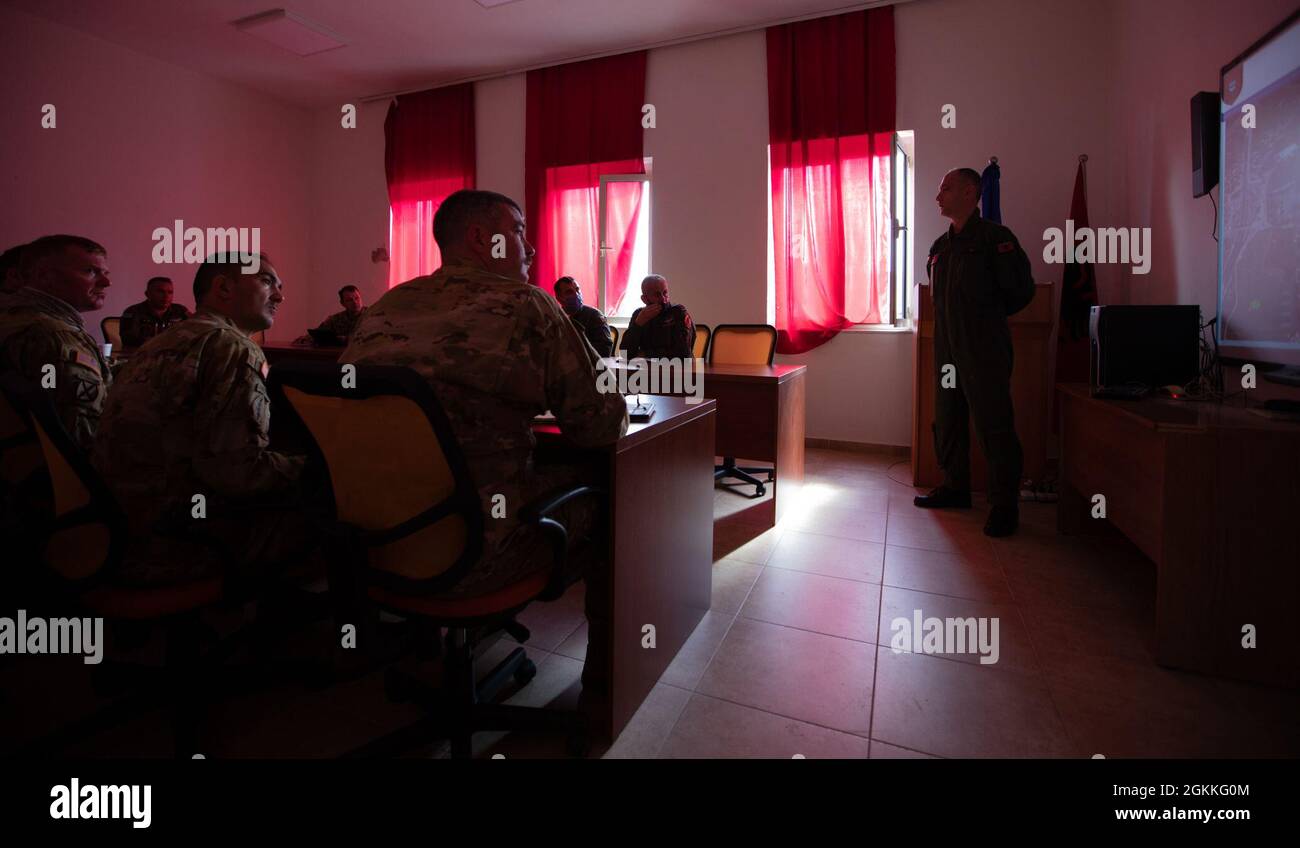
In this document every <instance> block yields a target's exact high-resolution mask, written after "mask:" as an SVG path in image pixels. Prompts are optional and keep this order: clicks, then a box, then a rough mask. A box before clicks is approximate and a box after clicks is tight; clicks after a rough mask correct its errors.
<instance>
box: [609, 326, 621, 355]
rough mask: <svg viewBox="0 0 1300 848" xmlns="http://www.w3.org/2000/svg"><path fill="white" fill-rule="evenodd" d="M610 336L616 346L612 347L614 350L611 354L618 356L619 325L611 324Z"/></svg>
mask: <svg viewBox="0 0 1300 848" xmlns="http://www.w3.org/2000/svg"><path fill="white" fill-rule="evenodd" d="M609 337H610V339H611V340H612V341H613V342H614V347H613V348H612V349H611V350H612V352H611V353H610V356H618V338H619V332H618V327H615V326H614V325H613V324H610V325H609Z"/></svg>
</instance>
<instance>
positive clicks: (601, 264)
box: [596, 163, 654, 324]
mask: <svg viewBox="0 0 1300 848" xmlns="http://www.w3.org/2000/svg"><path fill="white" fill-rule="evenodd" d="M649 171H650V169H649V165H648V163H647V167H646V173H644V174H605V175H604V176H602V177H601V178H600V194H599V199H598V202H597V204H596V206H597V209H596V216H597V220H598V224H599V229H598V232H599V234H600V235H599V239H598V243H597V245H596V254H597V255H596V272H597V274H598V275H599V276H600V279H599V280H598V281H597V294H596V308H597V309H599V310H600V311H601V312H602V313H605V314H606V315H608V314H609V308H608V304H606V302H605V279H606V276H607V274H608V270H607V268H606V265H607V262H606V257H608V255H609V252H610V249H611V248H610V247H609V246H608V245H606V244H605V203H606V196H605V190H606V186H607V185H608V184H609V183H645V188H646V189H649V190H650V193H648V194H643V195H642V196H643V197H644V198H648V199H650V204H651V206H649V207H645V208H643V211H644V212H651V210H652V209H653V203H654V200H653V191H654V189H653V188H652V187H651V185H650V173H649ZM643 202H644V201H643ZM645 248H646V257H647V258H648V259H649V264H650V267H651V268H653V267H654V215H653V214H651V215H649V216H648V220H647V221H646V246H645ZM628 284H629V285H631V281H630V280H629V281H628ZM610 321H612V322H616V323H618V324H625V323H627V318H626V317H624V318H614V317H613V316H610Z"/></svg>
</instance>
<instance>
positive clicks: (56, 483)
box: [0, 377, 126, 586]
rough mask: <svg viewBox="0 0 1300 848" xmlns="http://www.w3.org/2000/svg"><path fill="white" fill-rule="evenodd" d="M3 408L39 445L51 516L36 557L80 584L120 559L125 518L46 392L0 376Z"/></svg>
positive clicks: (89, 580)
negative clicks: (24, 425)
mask: <svg viewBox="0 0 1300 848" xmlns="http://www.w3.org/2000/svg"><path fill="white" fill-rule="evenodd" d="M0 385H2V386H3V389H2V390H0V394H3V396H4V399H5V403H4V406H6V407H7V408H8V412H7V413H5V414H0V418H5V419H9V422H10V425H12V418H11V417H10V414H9V413H14V414H17V415H18V416H20V417H22V418H24V419H26V421H27V422H28V424H29V426H30V428H31V433H32V434H33V435H34V436H35V438H36V443H37V444H38V445H39V446H40V457H41V461H42V465H43V467H44V472H45V473H46V474H47V475H48V477H49V482H50V490H51V493H52V495H53V509H52V516H51V517H50V519H49V520H48V522H47V524H46V526H44V527H42V528H41V531H42V536H43V538H42V542H41V548H40V552H39V553H40V558H41V560H42V562H43V564H44V565H45V567H46V568H47V569H48V570H49V571H50V572H52V573H53V574H54V576H56V577H58V578H60V579H61V580H63V581H66V582H67V583H70V584H74V585H77V586H85V585H87V584H88V583H90V582H92V581H93V579H94V578H96V577H98V576H100V575H102V574H103V573H104V572H106V571H108V570H109V569H111V568H113V567H114V566H115V565H116V564H117V562H118V561H119V560H120V558H121V554H122V547H123V545H124V544H125V540H126V539H125V537H126V518H125V516H124V515H123V514H122V511H121V509H120V508H119V507H118V505H117V501H116V500H115V499H114V498H113V496H112V494H111V493H110V492H109V491H108V487H107V486H105V485H104V481H103V480H102V479H101V478H100V477H99V474H98V473H97V472H96V471H95V470H94V468H93V467H91V465H90V462H89V461H88V460H87V458H86V457H85V456H83V455H82V453H81V452H80V450H79V449H78V448H77V446H76V445H75V444H74V443H73V441H72V439H71V438H70V437H69V436H68V434H67V433H66V432H65V431H64V429H63V426H62V425H61V424H60V423H59V421H58V418H57V416H56V415H55V414H54V408H53V407H52V406H51V404H50V402H49V399H48V395H47V394H46V393H45V392H44V391H43V390H42V389H39V388H36V387H33V386H30V385H29V384H25V383H24V382H23V381H21V380H18V379H15V378H12V377H5V378H4V379H3V380H2V381H0Z"/></svg>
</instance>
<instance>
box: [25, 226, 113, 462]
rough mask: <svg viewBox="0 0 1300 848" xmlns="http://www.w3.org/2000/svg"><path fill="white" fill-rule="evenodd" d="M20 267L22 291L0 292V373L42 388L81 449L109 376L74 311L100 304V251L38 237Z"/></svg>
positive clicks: (104, 255)
mask: <svg viewBox="0 0 1300 848" xmlns="http://www.w3.org/2000/svg"><path fill="white" fill-rule="evenodd" d="M20 261H21V266H20V272H21V274H20V275H21V282H23V283H24V284H25V285H23V286H22V287H20V288H18V289H17V290H16V291H11V292H5V293H0V372H8V373H14V374H18V375H19V376H21V377H23V378H25V379H27V380H29V381H31V382H32V384H33V385H38V386H41V387H42V388H45V389H48V390H49V391H50V392H51V396H52V400H53V402H54V409H55V412H56V413H57V414H58V416H59V420H60V421H61V422H62V423H63V427H64V429H65V430H67V431H68V435H70V436H71V437H72V440H73V441H74V442H76V443H77V445H78V446H80V447H81V448H82V449H83V450H86V451H89V450H90V448H91V446H92V445H93V444H94V441H95V428H96V427H97V426H98V424H99V415H100V411H101V410H102V409H103V406H104V397H105V395H106V394H107V393H108V387H109V385H110V384H111V383H112V381H113V376H112V372H110V371H109V368H108V363H106V362H105V361H104V357H103V356H102V355H101V353H100V346H99V343H98V342H96V341H95V339H93V338H92V337H91V336H90V334H89V333H87V332H86V324H85V321H83V320H82V317H81V313H82V312H93V311H95V310H96V309H100V308H101V307H103V305H104V298H105V296H106V295H105V292H104V290H105V289H106V288H108V287H109V285H111V284H110V282H109V279H108V252H107V251H105V250H104V248H103V247H101V246H100V245H98V244H96V243H95V242H93V241H91V240H90V239H87V238H82V237H81V236H68V235H57V236H44V237H42V238H38V239H37V240H36V241H34V242H32V243H31V244H28V245H26V246H24V247H23V249H22V254H21V260H20Z"/></svg>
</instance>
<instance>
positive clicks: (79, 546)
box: [0, 375, 236, 758]
mask: <svg viewBox="0 0 1300 848" xmlns="http://www.w3.org/2000/svg"><path fill="white" fill-rule="evenodd" d="M0 422H2V427H3V431H4V434H5V438H4V442H3V443H4V445H5V448H6V449H5V451H4V465H5V468H6V475H5V477H6V483H7V482H9V479H10V478H9V474H8V472H9V471H10V470H14V471H16V472H18V474H19V475H20V476H21V475H22V474H23V473H25V474H26V480H27V481H28V482H27V483H26V485H28V486H31V483H30V481H31V480H33V479H36V480H39V482H40V484H43V486H44V493H43V497H42V501H43V503H42V504H41V506H42V507H43V509H41V512H42V513H43V514H42V515H41V516H40V517H39V518H35V517H33V516H31V515H28V516H27V517H28V519H29V520H31V521H32V522H33V523H35V524H36V525H37V526H34V527H31V528H30V530H29V533H28V537H27V540H26V543H25V544H22V545H21V546H20V550H21V551H22V552H23V555H22V556H21V557H20V561H19V562H18V563H16V564H13V565H11V566H9V570H10V573H8V574H6V575H5V577H6V578H7V579H9V580H11V581H12V583H13V587H14V591H15V592H16V593H17V594H19V595H20V596H22V598H23V600H22V602H21V603H22V604H24V605H26V607H27V608H28V609H31V608H33V607H36V608H41V609H47V610H50V611H51V612H54V613H56V614H58V615H65V614H67V615H72V616H76V617H82V616H91V617H103V618H105V619H107V620H109V621H113V622H122V621H130V622H137V623H154V624H161V625H163V626H164V627H165V629H166V662H165V665H164V667H163V669H162V670H161V674H157V673H155V674H153V675H152V677H153V678H154V679H153V680H152V681H150V683H151V684H152V685H146V686H144V687H142V688H140V689H137V691H135V692H134V693H133V695H132V696H130V697H127V698H125V699H122V700H120V701H117V702H114V703H112V704H110V705H109V706H108V707H107V708H105V709H103V710H101V711H99V712H97V713H95V714H93V715H91V716H89V717H87V718H85V719H81V720H79V721H76V722H73V723H72V724H70V725H67V726H65V727H63V728H61V729H59V730H57V731H55V732H53V733H51V734H50V735H48V736H45V737H42V738H40V739H37V740H34V741H32V742H29V743H28V744H27V745H26V746H25V747H24V748H23V749H22V750H23V751H24V752H25V753H27V754H30V755H40V754H45V755H48V754H50V753H52V752H56V751H58V750H60V749H62V748H63V747H65V746H66V745H68V744H71V743H72V742H75V741H78V740H80V739H84V738H87V737H89V736H91V735H93V734H94V733H96V732H99V731H101V730H104V729H107V728H109V727H111V726H113V725H115V724H118V723H120V722H121V721H124V720H126V719H129V718H132V717H134V716H136V715H139V713H140V712H141V710H142V709H145V708H147V705H148V704H149V703H150V700H151V698H153V697H155V696H156V695H157V694H158V693H159V691H161V692H162V694H163V697H164V699H165V700H166V702H167V703H168V704H169V706H170V710H171V719H172V734H173V744H174V753H175V755H176V756H177V757H178V758H189V757H190V756H191V755H192V754H194V753H195V752H197V751H198V747H197V742H198V727H199V725H200V722H201V719H202V715H203V711H204V709H203V704H204V702H205V693H206V690H207V688H208V685H207V683H205V679H207V678H208V677H209V669H210V666H211V662H212V661H213V660H218V661H219V660H220V659H223V658H224V656H225V655H226V654H227V653H228V652H229V650H233V648H234V646H235V644H236V642H233V641H232V642H228V643H225V644H224V645H223V647H224V648H225V649H226V650H225V651H216V652H211V653H208V654H205V653H204V652H203V651H202V648H201V644H202V638H203V637H204V636H205V635H206V630H205V628H204V627H203V625H202V623H201V622H200V620H199V614H200V613H201V612H202V611H204V610H206V609H208V608H211V607H214V606H216V605H218V604H220V603H221V602H222V601H223V600H224V599H225V586H224V584H223V580H222V579H221V578H219V577H214V578H208V579H203V580H196V581H192V582H188V583H183V584H179V585H174V586H160V587H148V588H142V587H134V586H123V585H120V584H117V583H115V582H114V580H113V574H114V571H115V570H116V568H117V567H118V565H119V563H120V562H121V559H122V555H123V552H124V548H125V545H126V537H127V527H126V517H125V516H124V515H123V513H122V511H121V509H120V507H119V506H118V504H117V501H116V500H115V499H114V497H113V495H112V494H111V493H110V492H109V490H108V488H107V486H105V484H104V482H103V480H102V479H101V478H100V477H99V475H98V473H97V472H96V471H95V470H94V468H92V467H91V465H90V463H89V462H88V461H87V460H86V458H85V457H84V456H83V455H82V454H81V452H80V451H79V450H78V449H77V447H76V445H75V444H74V443H73V442H72V440H71V439H70V438H69V437H68V435H67V433H66V432H65V431H64V429H63V427H62V425H61V424H60V423H59V421H58V418H57V417H56V416H55V413H54V409H53V407H52V406H51V405H50V402H49V399H48V393H46V392H44V391H43V390H41V389H39V388H35V387H33V386H32V385H31V384H29V383H27V382H26V381H24V380H21V379H19V378H16V377H14V376H12V375H6V376H5V377H4V378H2V379H0ZM20 427H21V430H22V431H21V432H20ZM33 444H34V445H36V446H38V447H39V451H40V456H39V467H35V466H34V465H33V462H32V460H33V457H32V456H31V454H30V452H29V448H30V446H31V445H33ZM20 463H21V464H20ZM14 479H18V477H15V478H14ZM34 488H35V490H37V491H39V490H40V488H41V486H40V485H37V486H35V487H34ZM140 672H141V668H140V667H138V666H126V665H122V664H119V663H114V662H113V661H112V660H109V659H105V661H104V662H103V663H102V664H101V665H100V666H99V667H97V668H96V669H95V674H94V681H95V684H96V688H103V687H104V686H105V684H108V683H112V682H114V681H113V679H112V678H114V677H115V676H116V677H120V676H123V675H126V676H130V677H133V678H139V677H141V676H142V675H141V673H140ZM208 682H210V680H208Z"/></svg>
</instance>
